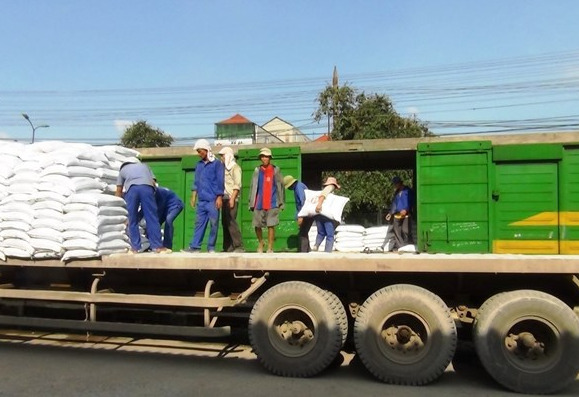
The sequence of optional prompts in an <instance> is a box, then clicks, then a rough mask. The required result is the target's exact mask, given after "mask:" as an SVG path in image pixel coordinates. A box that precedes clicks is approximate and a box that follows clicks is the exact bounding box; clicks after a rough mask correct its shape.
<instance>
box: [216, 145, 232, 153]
mask: <svg viewBox="0 0 579 397" xmlns="http://www.w3.org/2000/svg"><path fill="white" fill-rule="evenodd" d="M227 153H229V154H233V149H231V148H230V147H229V146H224V147H223V148H221V150H220V151H219V154H227Z"/></svg>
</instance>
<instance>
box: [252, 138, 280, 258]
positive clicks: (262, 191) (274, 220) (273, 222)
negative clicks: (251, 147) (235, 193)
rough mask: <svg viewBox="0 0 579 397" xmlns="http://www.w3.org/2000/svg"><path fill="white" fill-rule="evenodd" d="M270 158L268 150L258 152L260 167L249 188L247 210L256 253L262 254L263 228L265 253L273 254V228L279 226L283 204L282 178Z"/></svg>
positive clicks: (255, 172)
mask: <svg viewBox="0 0 579 397" xmlns="http://www.w3.org/2000/svg"><path fill="white" fill-rule="evenodd" d="M272 158H273V156H272V154H271V150H270V149H268V148H262V149H261V150H260V151H259V160H260V161H261V165H260V166H259V167H256V168H255V170H254V172H253V176H252V178H251V185H250V187H249V210H250V211H253V220H252V224H253V226H254V228H255V234H256V236H257V240H258V245H257V252H263V248H264V241H263V231H262V229H263V228H264V227H267V252H268V253H272V252H273V243H274V240H275V227H276V226H277V225H278V224H279V211H280V210H283V207H284V202H285V189H284V186H283V176H282V174H281V171H280V169H279V167H278V166H276V165H273V164H272V163H271V159H272Z"/></svg>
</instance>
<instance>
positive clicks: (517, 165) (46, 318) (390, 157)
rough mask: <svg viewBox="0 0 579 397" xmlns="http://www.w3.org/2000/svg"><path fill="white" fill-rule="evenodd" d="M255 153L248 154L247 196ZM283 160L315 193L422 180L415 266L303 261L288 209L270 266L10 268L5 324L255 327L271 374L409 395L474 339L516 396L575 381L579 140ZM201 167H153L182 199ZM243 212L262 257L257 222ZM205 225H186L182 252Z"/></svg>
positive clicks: (132, 262) (332, 257)
mask: <svg viewBox="0 0 579 397" xmlns="http://www.w3.org/2000/svg"><path fill="white" fill-rule="evenodd" d="M258 151H259V148H252V147H249V148H243V149H239V150H238V155H239V162H240V164H241V165H242V169H243V171H244V181H245V178H246V175H247V174H248V172H246V170H248V169H251V170H252V169H253V167H254V166H255V163H256V160H257V156H256V153H257V152H258ZM272 151H273V153H274V158H276V159H277V160H278V161H279V162H280V163H282V166H281V168H282V172H283V171H284V165H283V162H284V161H286V162H287V164H286V169H290V168H291V167H292V164H293V169H292V171H291V172H292V175H294V176H299V177H302V179H304V178H305V179H307V178H311V179H315V178H318V179H319V176H320V174H321V172H322V171H324V170H331V169H358V170H360V169H362V170H378V169H394V168H399V169H412V170H413V173H414V189H415V191H416V200H417V211H416V223H417V234H416V236H417V246H418V248H419V253H418V254H397V253H384V254H379V253H370V254H367V253H340V252H334V253H332V254H326V253H321V252H320V253H318V252H314V253H296V252H291V250H292V249H293V247H292V245H291V244H292V239H291V233H294V234H295V233H296V232H297V231H296V230H295V227H294V228H293V229H292V227H291V225H292V223H293V211H291V210H290V211H286V212H287V213H288V214H287V218H286V219H282V224H280V233H279V235H278V241H277V242H276V251H280V252H276V253H273V254H268V253H266V254H261V253H255V252H247V253H225V252H223V253H215V254H209V253H178V252H176V253H173V254H170V255H157V254H153V253H143V254H137V255H129V254H112V255H106V256H102V257H100V258H91V259H74V260H70V261H61V260H56V259H46V260H33V259H22V258H20V259H19V258H7V260H6V261H5V262H0V324H2V325H4V326H10V327H26V328H32V329H36V328H49V329H58V330H74V331H87V332H100V333H121V334H122V333H124V334H147V333H151V334H155V335H166V336H178V337H184V338H198V337H202V338H207V337H220V338H221V337H227V336H228V335H230V334H231V333H232V332H234V331H235V330H237V329H241V330H245V329H247V335H248V338H249V341H250V344H251V346H252V348H253V350H254V351H255V353H256V354H257V357H258V359H259V361H260V363H261V364H262V365H263V366H264V367H265V368H266V369H267V370H268V371H270V372H272V373H274V374H277V375H281V376H293V377H311V376H314V375H317V374H319V373H321V372H322V371H324V370H325V369H326V368H327V367H329V366H330V365H331V364H332V362H334V361H335V360H336V358H337V357H338V355H339V354H340V351H341V350H342V349H351V350H353V351H355V353H356V354H357V355H358V356H359V358H360V360H361V362H362V363H363V364H364V366H365V367H366V368H367V369H368V371H369V372H370V373H372V374H373V375H374V376H375V377H376V378H377V379H379V380H381V381H383V382H387V383H393V384H400V385H425V384H428V383H430V382H432V381H434V380H436V379H437V378H439V377H440V376H441V375H442V374H443V372H444V371H445V369H446V368H447V367H448V365H449V364H450V363H451V361H452V360H453V357H454V354H455V351H456V347H457V343H458V342H459V339H460V340H462V339H465V340H469V341H472V343H473V344H474V347H475V350H476V352H477V355H478V357H479V359H480V361H481V363H482V364H483V366H484V368H485V369H486V371H487V372H488V373H489V374H490V375H491V376H492V377H493V378H494V379H495V380H496V381H497V382H498V383H499V384H501V385H502V386H504V387H505V388H508V389H510V390H513V391H516V392H520V393H553V392H557V391H560V390H563V389H564V388H565V387H567V386H569V385H570V384H571V383H572V382H574V381H576V378H577V374H578V371H579V252H578V251H579V220H578V219H579V134H578V133H566V134H528V135H521V136H505V137H493V138H491V139H488V140H481V139H480V137H479V139H465V138H447V139H442V138H421V139H404V140H402V139H401V140H374V141H348V142H326V143H321V144H314V143H312V144H307V143H304V144H301V146H298V147H286V146H279V147H276V146H273V147H272ZM191 152H192V149H191V148H169V149H166V150H158V151H155V150H152V149H149V150H142V151H141V153H142V156H143V158H144V159H145V161H147V162H148V163H149V164H150V165H151V167H152V168H153V169H154V170H155V173H156V175H157V178H158V180H159V181H160V183H161V184H164V185H170V184H171V183H173V184H174V185H173V186H169V187H172V188H173V189H174V190H176V191H179V186H187V184H188V183H190V182H191V178H192V173H191V171H192V169H193V166H194V162H195V161H194V160H195V157H194V156H192V155H191ZM284 156H285V157H284ZM284 159H285V160H284ZM290 162H293V163H291V164H290ZM354 165H356V166H354ZM175 166H176V167H177V168H178V167H181V168H180V170H179V169H178V170H177V171H175ZM164 170H165V171H164ZM246 188H247V186H244V188H243V191H242V200H244V196H243V195H244V194H247V191H246ZM182 194H183V196H184V198H185V195H186V194H187V189H182ZM245 198H247V196H245ZM185 202H187V200H185ZM287 206H288V208H291V206H292V203H291V195H288V203H287ZM189 211H190V210H189ZM241 212H242V213H241V224H242V230H243V231H244V241H245V242H246V248H248V250H251V249H252V248H255V245H252V243H253V242H252V240H251V238H250V232H252V229H251V227H249V226H248V225H250V223H248V222H247V219H248V218H247V217H248V214H247V212H248V211H246V213H245V214H244V211H243V210H242V211H241ZM192 216H193V215H192V214H191V213H185V214H184V216H183V218H184V221H183V225H184V226H183V233H182V241H186V240H187V237H188V236H190V234H189V235H187V232H186V230H187V228H189V229H190V228H192V227H191V223H188V222H190V219H191V217H192ZM284 222H286V223H285V224H284ZM187 223H188V225H187ZM284 233H286V234H284Z"/></svg>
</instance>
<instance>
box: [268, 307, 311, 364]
mask: <svg viewBox="0 0 579 397" xmlns="http://www.w3.org/2000/svg"><path fill="white" fill-rule="evenodd" d="M267 329H268V337H269V341H270V343H271V345H272V346H273V347H274V348H275V349H276V350H277V351H278V352H279V353H281V354H283V355H284V356H286V357H302V356H305V355H307V354H308V353H309V352H311V351H312V350H313V348H314V347H315V345H316V341H317V321H316V320H315V317H314V315H313V314H312V313H311V312H310V311H309V310H307V309H306V308H305V307H303V306H293V305H291V306H290V305H288V306H284V307H281V308H279V309H278V310H277V311H276V312H275V313H273V314H272V316H271V317H270V319H269V322H268V327H267Z"/></svg>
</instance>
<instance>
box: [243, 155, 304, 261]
mask: <svg viewBox="0 0 579 397" xmlns="http://www.w3.org/2000/svg"><path fill="white" fill-rule="evenodd" d="M271 151H272V155H273V159H272V160H271V162H272V164H274V165H276V166H278V167H279V168H280V170H281V173H282V175H283V176H286V175H292V176H293V177H295V178H297V179H300V178H301V170H302V169H301V154H300V148H299V147H284V148H274V149H272V150H271ZM237 154H238V164H239V165H240V166H241V170H242V183H243V186H242V188H241V197H240V199H239V211H238V214H237V220H238V222H239V226H240V228H241V235H242V236H243V244H244V246H245V249H246V251H256V250H257V237H256V236H255V230H254V227H253V225H252V219H253V212H251V211H250V210H249V187H250V184H251V178H252V176H253V172H254V170H255V168H256V167H258V166H259V165H261V162H260V161H259V158H258V154H259V149H241V150H239V151H238V153H237ZM285 198H286V202H285V209H284V210H283V211H280V215H279V221H280V222H279V225H278V226H277V227H276V228H275V244H274V251H277V252H280V251H295V250H296V249H297V246H298V242H297V232H298V227H297V223H296V221H295V213H296V206H295V200H294V194H293V191H291V190H286V191H285ZM263 236H264V239H265V240H266V239H267V230H266V229H264V230H263Z"/></svg>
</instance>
